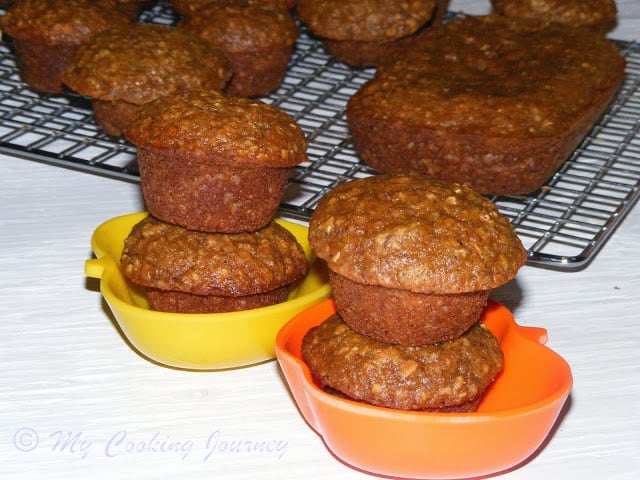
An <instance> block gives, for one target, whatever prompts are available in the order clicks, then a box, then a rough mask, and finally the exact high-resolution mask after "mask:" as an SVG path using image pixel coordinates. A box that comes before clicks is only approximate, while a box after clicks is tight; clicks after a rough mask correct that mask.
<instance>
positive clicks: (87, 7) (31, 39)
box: [0, 0, 130, 93]
mask: <svg viewBox="0 0 640 480" xmlns="http://www.w3.org/2000/svg"><path fill="white" fill-rule="evenodd" d="M129 21H130V20H129V17H128V16H127V15H126V14H124V13H122V12H119V11H117V10H116V9H114V8H113V7H112V6H111V5H110V4H109V3H108V2H107V1H92V0H21V1H19V2H12V5H11V6H10V8H9V9H8V10H7V12H6V13H5V14H4V15H3V16H2V18H0V27H1V28H2V31H3V33H5V34H6V35H8V36H9V37H11V39H12V41H13V48H14V51H15V55H16V62H17V66H18V72H19V74H20V78H21V79H22V80H23V81H24V82H26V83H27V84H28V85H29V86H30V87H31V88H32V89H34V90H36V91H39V92H48V93H60V92H62V91H63V89H64V87H63V83H62V74H63V72H64V70H65V68H66V67H67V64H68V62H69V59H70V58H71V56H72V55H73V53H74V52H75V51H76V49H77V48H78V47H79V46H80V45H81V44H83V43H84V42H85V41H87V39H88V38H90V37H91V36H92V35H94V34H96V33H98V32H101V31H103V30H105V29H108V28H112V27H114V26H117V25H126V24H128V23H129Z"/></svg>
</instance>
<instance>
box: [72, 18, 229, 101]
mask: <svg viewBox="0 0 640 480" xmlns="http://www.w3.org/2000/svg"><path fill="white" fill-rule="evenodd" d="M230 77H231V67H230V65H229V62H228V60H227V59H226V57H225V56H224V54H223V53H222V52H221V51H220V50H218V49H217V48H215V47H214V46H213V45H211V44H209V43H208V42H206V41H205V40H203V39H201V38H198V37H197V36H196V35H193V34H191V33H189V32H185V31H178V30H175V29H172V28H171V27H169V26H166V25H159V24H136V25H128V26H124V27H117V28H112V29H110V30H106V31H104V32H100V33H98V34H96V35H94V36H93V37H91V38H90V39H89V40H88V41H87V42H86V43H84V44H83V45H81V46H80V47H79V48H78V50H77V51H76V53H75V54H74V56H73V57H72V58H71V60H70V62H69V66H68V68H67V70H66V72H65V74H64V76H63V81H64V83H66V84H67V85H68V86H69V87H70V88H71V89H73V90H75V91H76V92H78V93H80V94H82V95H87V96H90V97H93V98H97V99H100V100H107V101H116V100H123V101H126V102H129V103H133V104H136V105H141V104H144V103H147V102H149V101H151V100H154V99H156V98H158V97H160V96H162V95H167V94H169V93H173V92H175V91H180V90H185V89H190V88H200V89H211V90H220V89H222V88H223V87H224V86H225V85H226V83H227V81H228V80H229V78H230Z"/></svg>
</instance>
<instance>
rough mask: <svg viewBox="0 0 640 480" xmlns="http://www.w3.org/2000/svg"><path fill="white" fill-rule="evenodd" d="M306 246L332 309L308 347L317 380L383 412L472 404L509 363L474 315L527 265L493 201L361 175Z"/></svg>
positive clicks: (320, 219) (461, 190)
mask: <svg viewBox="0 0 640 480" xmlns="http://www.w3.org/2000/svg"><path fill="white" fill-rule="evenodd" d="M309 242H310V245H311V247H312V248H313V249H314V251H315V253H316V254H317V255H318V257H320V258H322V259H324V260H325V261H326V262H327V266H328V268H329V279H330V282H331V286H332V294H333V298H334V300H335V304H336V308H337V314H336V315H335V316H333V317H332V318H330V319H329V320H327V321H326V322H325V323H323V324H321V325H320V326H318V327H316V328H314V329H311V330H310V331H309V332H308V333H307V335H306V336H305V338H304V340H303V346H302V352H303V356H304V359H305V361H306V362H307V363H308V365H309V367H310V369H311V371H312V373H313V374H314V375H315V377H316V378H317V379H318V380H319V382H320V383H321V384H322V385H323V386H325V387H327V388H329V389H331V390H335V391H338V392H340V393H341V394H343V395H345V396H347V397H349V398H352V399H356V400H361V401H364V402H368V403H372V404H375V405H380V406H385V407H391V408H399V409H409V410H433V411H470V410H473V409H475V407H476V406H477V404H478V402H479V401H480V399H481V398H482V394H483V392H484V391H485V390H486V389H487V387H488V386H489V385H490V384H491V383H492V381H493V380H494V378H495V377H496V375H497V374H498V373H499V372H500V370H501V368H502V362H503V356H502V352H501V351H500V346H499V343H498V341H497V340H496V339H495V337H493V335H492V334H491V333H490V332H489V331H488V330H487V329H486V328H485V327H484V326H483V325H482V324H481V323H479V318H480V316H481V313H482V311H483V309H484V307H485V305H486V301H487V298H488V296H489V293H490V291H491V289H493V288H495V287H498V286H500V285H502V284H504V283H506V282H507V281H509V280H511V279H512V278H513V277H514V276H515V275H516V272H517V270H518V269H519V268H520V267H521V266H522V265H523V264H524V262H525V260H526V251H525V249H524V248H523V246H522V244H521V242H520V240H519V239H518V237H517V235H516V234H515V232H514V230H513V228H512V226H511V224H510V223H509V220H508V219H507V218H505V217H503V216H502V215H500V213H499V212H498V211H497V209H496V207H495V205H494V204H493V203H492V202H490V201H489V200H488V199H486V198H484V197H482V196H480V195H479V194H477V193H475V192H474V191H473V190H471V189H470V188H468V187H466V186H463V185H459V184H447V183H443V182H440V181H437V180H434V179H429V178H426V177H423V176H419V175H379V176H374V177H369V178H364V179H358V180H354V181H351V182H348V183H344V184H342V185H339V186H338V187H336V188H335V189H334V190H332V191H331V192H329V193H328V194H327V195H326V196H325V197H323V199H322V200H321V201H320V203H319V205H318V207H317V209H316V211H315V212H314V214H313V216H312V218H311V222H310V226H309Z"/></svg>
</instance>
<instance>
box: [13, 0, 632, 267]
mask: <svg viewBox="0 0 640 480" xmlns="http://www.w3.org/2000/svg"><path fill="white" fill-rule="evenodd" d="M0 13H2V11H0ZM455 15H458V14H455V13H449V14H448V16H449V18H450V17H451V16H455ZM176 20H177V17H176V16H175V14H174V13H173V12H172V11H171V9H170V7H169V6H168V3H167V2H159V3H157V4H156V5H155V6H154V7H153V8H152V9H150V10H147V11H145V12H143V13H142V15H141V17H140V21H141V22H155V23H165V24H170V25H171V24H175V22H176ZM616 43H617V44H618V46H619V47H620V49H621V51H622V53H623V55H624V56H625V58H626V60H627V70H626V78H625V81H624V84H623V85H622V88H621V89H620V91H619V93H618V95H617V96H616V98H615V99H614V101H613V103H612V104H611V106H610V108H609V110H608V111H607V113H606V114H605V115H604V116H603V117H602V118H601V119H600V121H599V122H598V124H597V125H596V126H595V127H594V128H593V130H592V131H591V132H590V134H589V135H588V136H587V137H586V138H585V139H584V141H583V142H582V143H581V145H580V146H579V147H578V148H577V149H576V150H575V152H573V154H572V155H571V157H570V158H569V159H568V160H567V161H565V162H564V163H563V164H562V165H561V167H560V168H559V169H558V171H557V172H556V173H555V175H553V177H552V178H550V179H549V180H548V181H547V182H546V184H545V185H543V186H542V187H541V188H540V189H539V190H538V191H536V192H533V193H532V194H530V195H523V196H492V197H490V198H491V200H492V201H493V202H494V203H495V204H496V206H497V207H498V209H499V210H500V211H501V212H502V213H503V214H504V215H506V216H507V217H508V218H509V219H510V220H511V222H512V224H513V226H514V228H515V230H516V232H517V233H518V235H519V237H520V238H521V240H522V242H523V244H524V245H525V247H526V248H527V250H528V262H527V263H528V264H529V265H532V266H537V267H544V268H551V269H555V270H560V271H575V270H580V269H582V268H584V267H586V266H587V265H588V264H589V262H590V261H591V260H592V259H593V258H594V257H595V255H596V254H597V252H598V251H600V249H601V248H602V247H603V245H604V244H605V243H606V241H607V239H608V238H609V237H610V236H611V235H612V234H613V232H614V231H615V229H616V227H617V226H618V225H619V224H620V223H621V222H622V220H623V218H624V217H625V215H626V214H627V213H628V212H629V211H630V210H631V208H632V207H633V206H634V204H635V203H636V202H637V200H638V198H639V197H640V45H638V43H637V42H623V41H616ZM373 73H374V70H373V69H363V70H356V69H352V68H349V67H348V66H346V65H344V64H342V63H339V62H336V61H334V60H333V59H332V58H331V57H330V56H329V55H328V54H327V53H326V52H325V51H324V49H323V47H322V43H321V42H320V41H318V40H317V39H315V38H313V36H312V35H310V34H309V33H308V32H307V31H306V30H305V29H304V27H302V28H301V35H300V37H299V40H298V42H297V46H296V50H295V52H294V53H293V56H292V58H291V62H290V65H289V68H288V72H287V75H286V77H285V78H284V80H283V82H282V84H281V86H280V88H278V90H277V91H275V92H273V93H272V94H270V95H267V96H265V97H262V100H263V101H265V102H267V103H270V104H272V105H275V106H277V107H279V108H281V109H282V110H284V111H285V112H287V113H288V114H289V115H291V116H292V117H293V118H294V120H295V121H296V122H297V123H298V124H299V125H300V127H301V128H302V129H303V130H304V132H305V134H306V136H307V140H308V151H307V153H308V157H309V160H308V162H305V163H304V164H301V165H299V166H298V167H296V168H295V169H294V172H293V175H292V177H291V179H290V181H289V185H288V187H287V190H286V192H285V195H284V198H283V201H282V204H281V205H280V212H281V213H282V214H283V215H286V216H289V217H293V218H296V219H299V220H302V221H307V220H308V219H309V217H310V216H311V214H312V213H313V210H314V208H315V206H316V205H317V202H318V201H319V199H320V198H322V196H323V195H324V194H326V193H327V192H328V191H329V190H331V189H332V188H334V187H335V186H336V185H338V184H340V183H342V182H345V181H348V180H351V179H354V178H361V177H366V176H370V175H374V174H375V171H374V170H372V169H371V168H370V167H368V166H367V165H365V164H364V163H362V162H361V161H360V160H359V158H358V154H357V152H356V151H355V149H354V147H353V144H352V142H351V138H350V135H349V130H348V127H347V123H346V119H345V115H344V108H345V105H346V103H347V101H348V99H349V98H350V97H351V95H353V94H354V93H355V92H356V90H357V89H358V88H359V87H360V86H361V85H362V84H363V83H365V82H366V81H367V80H369V79H370V78H371V77H372V76H373ZM0 152H3V153H7V154H11V155H13V156H16V157H20V158H24V159H27V160H35V161H38V162H45V163H48V164H52V165H56V166H60V167H65V168H71V169H75V170H81V171H85V172H89V173H95V174H99V175H104V176H108V177H111V178H114V179H119V180H124V181H131V182H139V181H140V177H139V172H138V168H137V163H136V150H135V147H134V146H133V145H131V144H129V143H128V142H127V141H125V140H123V139H122V138H114V137H111V136H109V135H108V134H106V133H105V132H104V131H103V130H102V129H101V128H100V127H99V126H97V125H96V123H95V122H94V118H93V112H92V108H91V102H90V100H89V99H87V98H85V97H82V96H78V95H75V94H73V93H64V94H60V95H49V94H39V93H36V92H34V91H32V90H30V89H29V88H28V86H27V85H26V84H24V83H22V82H21V81H20V78H19V75H18V71H17V67H16V63H15V57H14V54H13V51H12V48H11V44H10V43H9V42H6V41H4V42H1V43H0Z"/></svg>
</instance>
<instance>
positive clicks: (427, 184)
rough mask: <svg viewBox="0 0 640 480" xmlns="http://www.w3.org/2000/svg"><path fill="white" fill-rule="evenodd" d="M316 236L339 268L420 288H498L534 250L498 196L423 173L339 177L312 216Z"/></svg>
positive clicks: (316, 244) (370, 280)
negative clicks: (496, 200)
mask: <svg viewBox="0 0 640 480" xmlns="http://www.w3.org/2000/svg"><path fill="white" fill-rule="evenodd" d="M309 242H310V245H311V247H312V248H313V249H314V250H315V252H316V254H317V255H318V256H319V257H320V258H322V259H324V260H325V261H326V262H327V264H328V266H329V267H330V268H331V270H333V271H335V272H337V273H339V274H340V275H343V276H344V277H346V278H348V279H350V280H352V281H354V282H359V283H362V284H365V285H379V286H383V287H390V288H398V289H402V290H409V291H413V292H419V293H435V294H438V293H440V294H443V293H450V294H453V293H463V292H474V291H478V290H487V289H490V288H494V287H497V286H499V285H502V284H504V283H506V282H507V281H509V280H511V279H512V278H513V277H514V276H515V275H516V272H517V271H518V269H519V268H520V267H521V266H522V265H523V264H524V262H525V260H526V257H527V254H526V251H525V249H524V247H523V246H522V243H521V242H520V239H519V238H518V237H517V235H516V233H515V231H514V230H513V227H512V226H511V224H510V222H509V220H508V219H507V218H506V217H504V216H503V215H501V214H500V213H499V212H498V210H497V208H496V207H495V205H494V204H493V203H492V202H491V201H490V200H488V199H486V198H485V197H483V196H481V195H479V194H477V193H476V192H474V191H473V190H471V189H470V188H469V187H466V186H464V185H459V184H447V183H443V182H440V181H437V180H434V179H430V178H426V177H421V176H418V175H379V176H373V177H367V178H362V179H357V180H352V181H350V182H347V183H343V184H340V185H338V186H337V187H336V188H334V189H333V190H332V191H330V192H329V193H327V194H326V195H325V196H324V197H323V198H322V199H321V200H320V202H319V203H318V206H317V208H316V210H315V212H314V213H313V215H312V216H311V221H310V225H309Z"/></svg>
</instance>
